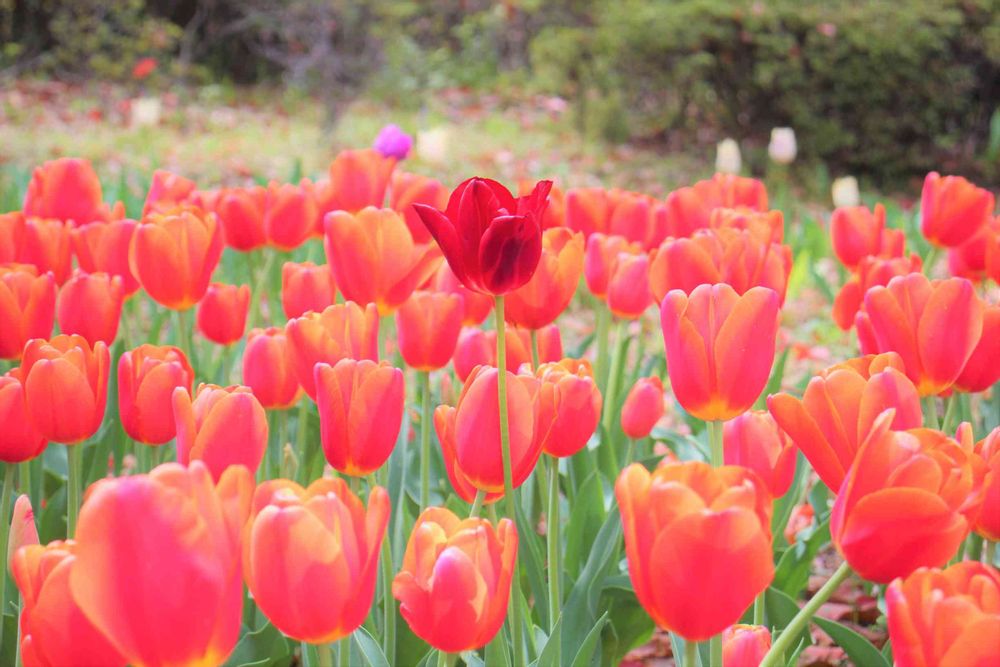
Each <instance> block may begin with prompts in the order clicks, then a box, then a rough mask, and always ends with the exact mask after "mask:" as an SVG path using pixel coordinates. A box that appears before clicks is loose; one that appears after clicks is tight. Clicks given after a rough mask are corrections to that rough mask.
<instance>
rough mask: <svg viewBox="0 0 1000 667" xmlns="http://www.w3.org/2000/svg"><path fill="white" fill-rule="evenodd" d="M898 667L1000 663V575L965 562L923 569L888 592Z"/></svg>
mask: <svg viewBox="0 0 1000 667" xmlns="http://www.w3.org/2000/svg"><path fill="white" fill-rule="evenodd" d="M885 604H886V616H887V617H888V625H889V638H890V639H891V640H892V657H893V662H894V663H895V665H896V667H926V666H928V665H940V666H941V667H989V666H990V665H995V664H997V660H998V659H1000V647H998V646H997V642H996V641H995V639H996V637H998V636H1000V573H998V571H997V569H996V568H995V567H992V566H990V565H986V564H984V563H976V562H972V561H965V562H961V563H956V564H955V565H952V566H951V567H949V568H947V569H945V570H937V569H929V568H920V569H919V570H917V571H915V572H914V573H913V574H911V575H909V576H908V577H906V578H905V579H896V580H895V581H893V582H892V583H891V584H890V585H889V587H888V588H887V589H886V592H885Z"/></svg>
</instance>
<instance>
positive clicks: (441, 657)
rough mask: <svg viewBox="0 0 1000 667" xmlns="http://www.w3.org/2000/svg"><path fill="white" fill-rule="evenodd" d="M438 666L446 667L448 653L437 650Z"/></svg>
mask: <svg viewBox="0 0 1000 667" xmlns="http://www.w3.org/2000/svg"><path fill="white" fill-rule="evenodd" d="M438 667H448V654H447V653H445V652H444V651H438Z"/></svg>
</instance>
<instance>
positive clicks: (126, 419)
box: [118, 344, 194, 445]
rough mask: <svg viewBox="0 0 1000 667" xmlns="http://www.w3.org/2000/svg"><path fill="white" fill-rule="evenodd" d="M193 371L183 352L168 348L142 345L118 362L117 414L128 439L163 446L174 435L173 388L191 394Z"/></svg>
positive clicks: (128, 352) (165, 346) (126, 353)
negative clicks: (181, 389)
mask: <svg viewBox="0 0 1000 667" xmlns="http://www.w3.org/2000/svg"><path fill="white" fill-rule="evenodd" d="M193 382H194V371H193V370H192V369H191V364H189V363H188V360H187V357H186V356H184V352H183V351H182V350H181V349H180V348H178V347H173V346H170V345H163V346H156V345H149V344H144V345H140V346H139V347H137V348H135V349H134V350H128V351H126V352H125V353H124V354H122V356H121V359H119V360H118V413H119V415H120V416H121V422H122V428H123V429H125V433H127V434H128V436H129V437H130V438H132V439H133V440H136V441H137V442H141V443H144V444H147V445H162V444H164V443H166V442H170V441H171V440H173V439H174V436H176V435H177V425H176V422H175V421H174V412H173V402H172V401H173V394H174V389H176V388H178V387H181V388H183V389H185V390H187V391H191V385H192V383H193Z"/></svg>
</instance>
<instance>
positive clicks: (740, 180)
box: [666, 174, 767, 237]
mask: <svg viewBox="0 0 1000 667" xmlns="http://www.w3.org/2000/svg"><path fill="white" fill-rule="evenodd" d="M716 208H748V209H751V210H754V211H766V210H767V189H766V188H765V187H764V184H763V183H762V182H760V181H758V180H757V179H755V178H745V177H743V176H735V175H732V174H716V175H715V176H713V177H712V178H710V179H707V180H703V181H698V182H697V183H695V184H694V185H693V186H690V187H685V188H680V189H678V190H674V191H673V192H671V193H670V194H669V195H667V202H666V215H667V224H668V228H669V230H670V235H671V236H677V237H680V236H691V234H693V233H694V232H695V231H696V230H698V229H704V228H705V227H708V219H709V216H710V215H711V213H712V210H713V209H716Z"/></svg>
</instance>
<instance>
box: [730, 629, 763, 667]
mask: <svg viewBox="0 0 1000 667" xmlns="http://www.w3.org/2000/svg"><path fill="white" fill-rule="evenodd" d="M770 649H771V631H770V630H768V629H767V628H765V627H764V626H762V625H732V626H730V627H728V628H726V629H725V630H724V631H723V632H722V667H753V666H754V665H759V664H760V663H761V661H762V660H763V659H764V656H765V655H767V652H768V651H769V650H770Z"/></svg>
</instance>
